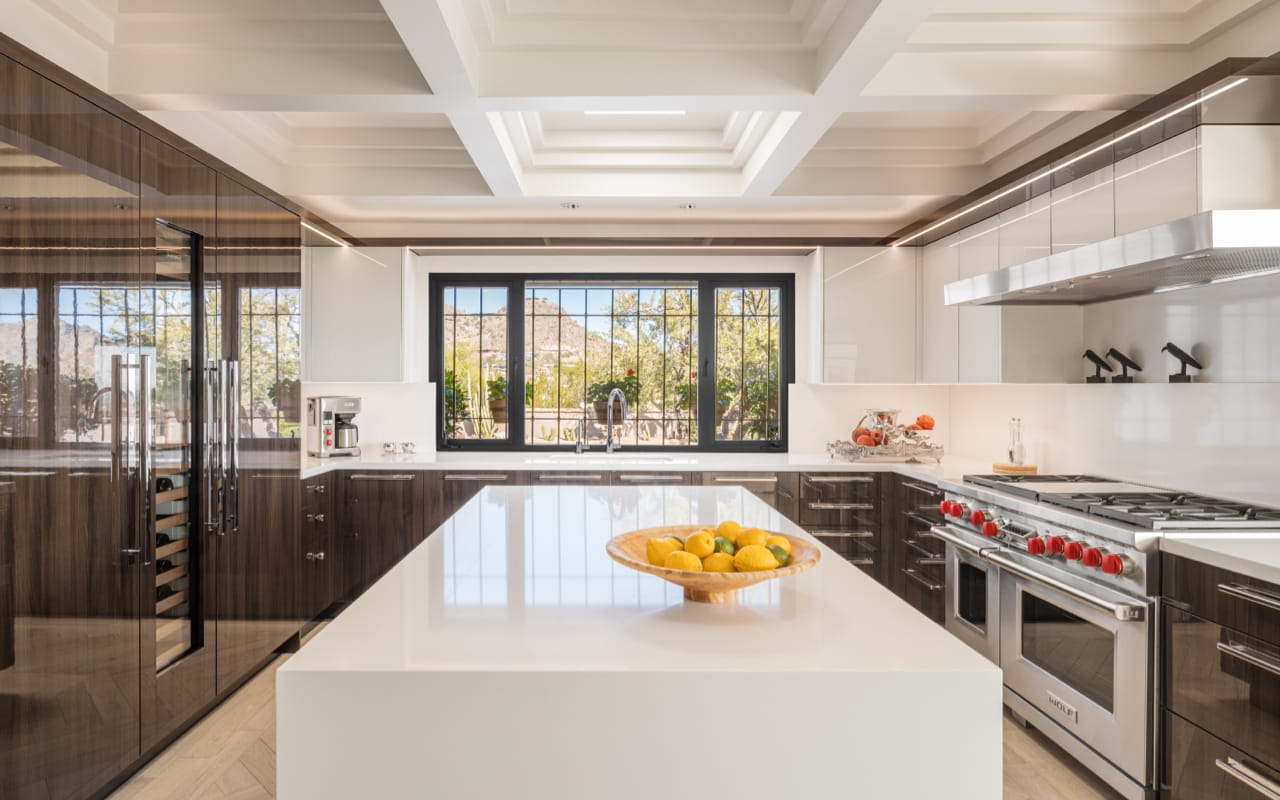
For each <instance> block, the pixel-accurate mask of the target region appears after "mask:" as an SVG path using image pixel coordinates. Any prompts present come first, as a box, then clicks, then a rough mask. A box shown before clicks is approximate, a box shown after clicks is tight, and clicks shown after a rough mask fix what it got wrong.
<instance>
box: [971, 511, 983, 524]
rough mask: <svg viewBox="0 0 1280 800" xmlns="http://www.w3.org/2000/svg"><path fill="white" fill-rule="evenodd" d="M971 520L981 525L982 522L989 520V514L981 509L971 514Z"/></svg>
mask: <svg viewBox="0 0 1280 800" xmlns="http://www.w3.org/2000/svg"><path fill="white" fill-rule="evenodd" d="M969 521H970V522H972V523H973V524H974V525H981V524H982V523H984V522H986V521H987V515H986V514H984V513H982V512H981V511H975V512H973V513H972V514H970V515H969Z"/></svg>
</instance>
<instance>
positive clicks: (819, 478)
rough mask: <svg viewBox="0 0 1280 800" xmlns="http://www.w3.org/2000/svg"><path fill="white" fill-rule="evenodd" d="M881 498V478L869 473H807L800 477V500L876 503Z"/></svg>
mask: <svg viewBox="0 0 1280 800" xmlns="http://www.w3.org/2000/svg"><path fill="white" fill-rule="evenodd" d="M879 497H880V482H879V476H878V475H875V474H867V473H847V472H846V473H839V472H835V473H820V472H805V473H801V475H800V500H801V502H802V504H803V503H804V502H805V501H808V502H824V501H826V502H832V501H839V500H861V501H863V502H874V501H875V500H877V499H878V498H879Z"/></svg>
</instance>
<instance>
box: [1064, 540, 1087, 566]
mask: <svg viewBox="0 0 1280 800" xmlns="http://www.w3.org/2000/svg"><path fill="white" fill-rule="evenodd" d="M1062 557H1063V558H1065V559H1066V560H1068V561H1079V560H1080V559H1082V558H1084V545H1082V544H1080V543H1079V542H1067V544H1066V546H1064V547H1063V548H1062Z"/></svg>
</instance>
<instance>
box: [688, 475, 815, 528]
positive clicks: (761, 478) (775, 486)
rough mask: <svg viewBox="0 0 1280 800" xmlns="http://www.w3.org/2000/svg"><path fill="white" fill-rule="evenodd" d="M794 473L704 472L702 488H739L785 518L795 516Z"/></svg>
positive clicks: (795, 483)
mask: <svg viewBox="0 0 1280 800" xmlns="http://www.w3.org/2000/svg"><path fill="white" fill-rule="evenodd" d="M796 478H797V476H796V473H794V472H704V473H702V485H703V486H721V487H723V486H741V487H742V488H743V489H746V490H747V491H749V492H751V493H752V494H754V495H755V496H756V497H759V498H760V499H761V500H763V501H765V502H766V503H768V504H769V505H771V506H773V507H774V508H776V509H778V510H779V511H781V512H782V513H783V514H784V515H785V516H787V517H794V516H795V515H796V513H795V509H796V485H797V480H796Z"/></svg>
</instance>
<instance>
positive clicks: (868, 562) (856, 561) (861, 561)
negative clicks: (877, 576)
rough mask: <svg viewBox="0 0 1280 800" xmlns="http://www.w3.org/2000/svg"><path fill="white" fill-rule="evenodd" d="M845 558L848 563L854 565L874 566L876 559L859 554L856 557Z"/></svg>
mask: <svg viewBox="0 0 1280 800" xmlns="http://www.w3.org/2000/svg"><path fill="white" fill-rule="evenodd" d="M845 560H846V561H848V562H849V563H850V564H852V565H854V566H855V567H874V566H875V565H876V560H875V559H874V558H870V557H868V556H859V557H857V558H847V559H845Z"/></svg>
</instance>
